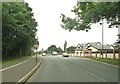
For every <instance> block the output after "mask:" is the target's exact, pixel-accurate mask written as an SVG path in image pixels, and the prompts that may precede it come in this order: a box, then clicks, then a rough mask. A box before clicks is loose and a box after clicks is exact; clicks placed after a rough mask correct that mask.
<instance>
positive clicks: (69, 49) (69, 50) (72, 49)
mask: <svg viewBox="0 0 120 84" xmlns="http://www.w3.org/2000/svg"><path fill="white" fill-rule="evenodd" d="M75 49H76V47H75V46H70V47H68V48H67V52H68V53H75Z"/></svg>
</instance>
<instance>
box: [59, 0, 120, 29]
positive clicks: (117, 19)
mask: <svg viewBox="0 0 120 84" xmlns="http://www.w3.org/2000/svg"><path fill="white" fill-rule="evenodd" d="M71 11H72V12H74V13H75V15H76V17H75V18H71V17H66V16H65V15H64V14H61V19H62V20H61V21H62V24H61V26H62V27H63V28H64V29H68V30H70V31H71V30H72V29H75V30H78V31H80V30H86V31H88V30H89V29H91V25H92V24H94V23H97V22H100V21H101V20H103V19H106V20H107V22H108V23H109V27H110V28H111V27H113V26H119V25H120V1H119V2H78V3H77V5H76V6H74V7H73V10H71Z"/></svg>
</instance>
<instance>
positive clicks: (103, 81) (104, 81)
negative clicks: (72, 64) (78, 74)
mask: <svg viewBox="0 0 120 84" xmlns="http://www.w3.org/2000/svg"><path fill="white" fill-rule="evenodd" d="M86 72H88V73H89V74H91V75H93V76H95V77H96V78H98V79H99V80H101V81H102V82H107V81H106V80H104V79H102V78H101V77H99V76H97V75H95V74H94V73H92V72H90V71H86Z"/></svg>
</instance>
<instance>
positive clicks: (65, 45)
mask: <svg viewBox="0 0 120 84" xmlns="http://www.w3.org/2000/svg"><path fill="white" fill-rule="evenodd" d="M66 47H67V41H65V43H64V51H65V52H67V48H66Z"/></svg>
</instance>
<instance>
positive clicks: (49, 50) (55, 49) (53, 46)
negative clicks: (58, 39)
mask: <svg viewBox="0 0 120 84" xmlns="http://www.w3.org/2000/svg"><path fill="white" fill-rule="evenodd" d="M47 51H48V52H50V53H52V52H53V51H56V52H57V47H56V45H51V46H50V47H48V49H47Z"/></svg>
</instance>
